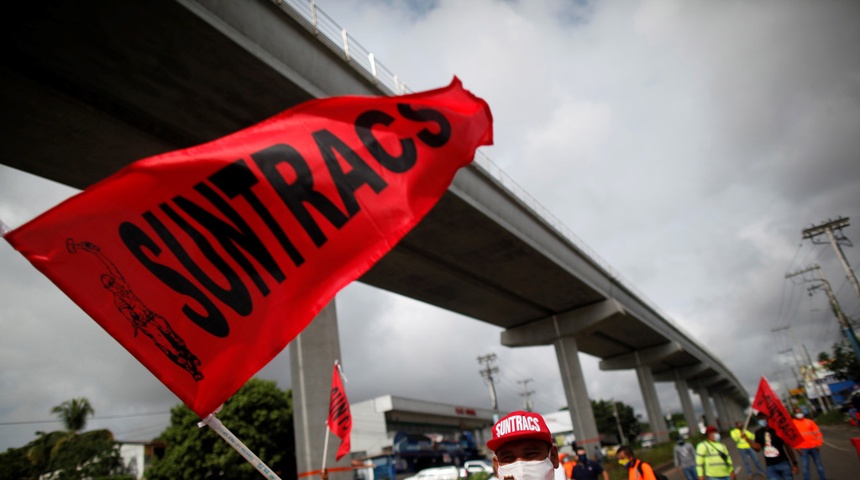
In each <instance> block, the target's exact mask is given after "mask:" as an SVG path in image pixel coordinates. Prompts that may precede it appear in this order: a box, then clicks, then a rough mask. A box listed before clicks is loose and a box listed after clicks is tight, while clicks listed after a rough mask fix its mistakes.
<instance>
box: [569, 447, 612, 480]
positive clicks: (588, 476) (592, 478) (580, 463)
mask: <svg viewBox="0 0 860 480" xmlns="http://www.w3.org/2000/svg"><path fill="white" fill-rule="evenodd" d="M576 455H577V457H576V465H575V466H574V467H573V472H572V473H571V475H570V478H571V479H573V480H598V478H599V477H601V476H602V477H603V480H609V472H607V471H606V470H604V469H603V467H601V466H600V464H599V463H597V462H595V461H594V460H589V458H588V454H587V453H586V452H585V447H579V448H578V449H576Z"/></svg>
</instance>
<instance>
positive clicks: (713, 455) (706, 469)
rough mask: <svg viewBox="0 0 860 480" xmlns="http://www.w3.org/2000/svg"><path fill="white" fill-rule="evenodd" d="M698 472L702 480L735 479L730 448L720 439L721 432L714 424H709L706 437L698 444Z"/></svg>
mask: <svg viewBox="0 0 860 480" xmlns="http://www.w3.org/2000/svg"><path fill="white" fill-rule="evenodd" d="M696 473H698V475H699V479H700V480H704V479H708V480H711V479H714V480H717V479H720V480H725V479H731V480H735V469H734V467H733V466H732V457H731V455H729V449H728V448H726V446H725V445H724V444H723V442H721V441H720V432H718V431H717V427H715V426H713V425H708V428H706V429H705V439H704V440H702V441H701V442H699V444H698V445H696Z"/></svg>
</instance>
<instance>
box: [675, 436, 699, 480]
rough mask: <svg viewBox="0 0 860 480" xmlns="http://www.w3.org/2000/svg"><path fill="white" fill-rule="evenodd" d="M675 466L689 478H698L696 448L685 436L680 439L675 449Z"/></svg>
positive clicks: (690, 479) (691, 479) (688, 479)
mask: <svg viewBox="0 0 860 480" xmlns="http://www.w3.org/2000/svg"><path fill="white" fill-rule="evenodd" d="M674 458H675V466H676V467H678V468H680V469H681V471H682V472H684V476H685V477H686V478H687V480H696V478H698V477H697V475H696V450H695V449H694V448H693V446H692V445H690V444H689V443H687V442H686V441H685V440H684V439H683V438H679V439H678V444H677V445H675V450H674Z"/></svg>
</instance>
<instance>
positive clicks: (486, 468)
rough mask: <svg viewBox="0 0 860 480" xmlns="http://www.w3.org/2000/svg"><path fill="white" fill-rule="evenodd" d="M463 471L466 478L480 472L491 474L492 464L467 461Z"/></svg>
mask: <svg viewBox="0 0 860 480" xmlns="http://www.w3.org/2000/svg"><path fill="white" fill-rule="evenodd" d="M463 469H465V470H466V476H469V475H472V474H475V473H482V472H483V473H489V474H490V475H492V474H493V464H492V463H491V462H490V461H489V460H467V461H466V462H465V463H464V464H463Z"/></svg>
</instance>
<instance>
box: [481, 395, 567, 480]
mask: <svg viewBox="0 0 860 480" xmlns="http://www.w3.org/2000/svg"><path fill="white" fill-rule="evenodd" d="M487 448H489V449H490V450H492V451H493V453H494V455H493V471H494V472H495V474H496V477H498V478H500V479H501V480H553V476H554V474H555V469H556V468H558V449H557V448H556V446H555V445H553V443H552V434H550V431H549V428H547V426H546V422H545V421H544V419H543V417H542V416H540V415H539V414H537V413H534V412H523V411H516V412H511V413H509V414H508V415H507V416H505V417H504V418H502V419H501V420H499V421H498V422H497V423H496V424H495V425H493V438H491V439H490V441H488V442H487Z"/></svg>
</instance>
